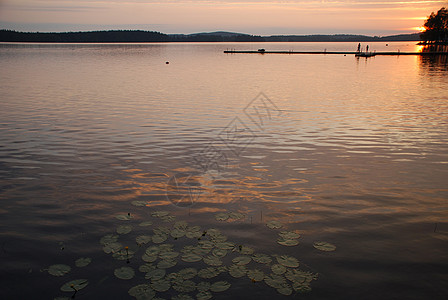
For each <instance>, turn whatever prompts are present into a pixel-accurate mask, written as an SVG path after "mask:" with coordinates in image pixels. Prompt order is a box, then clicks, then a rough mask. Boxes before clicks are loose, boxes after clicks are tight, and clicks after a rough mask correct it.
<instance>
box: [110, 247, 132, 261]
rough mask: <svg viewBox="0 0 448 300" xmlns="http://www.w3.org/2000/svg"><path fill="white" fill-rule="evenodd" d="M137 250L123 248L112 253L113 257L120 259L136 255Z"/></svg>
mask: <svg viewBox="0 0 448 300" xmlns="http://www.w3.org/2000/svg"><path fill="white" fill-rule="evenodd" d="M134 254H135V252H134V251H132V250H129V249H127V250H126V249H121V250H120V251H117V252H115V253H114V254H112V257H113V258H115V259H118V260H128V259H131V258H133V257H134Z"/></svg>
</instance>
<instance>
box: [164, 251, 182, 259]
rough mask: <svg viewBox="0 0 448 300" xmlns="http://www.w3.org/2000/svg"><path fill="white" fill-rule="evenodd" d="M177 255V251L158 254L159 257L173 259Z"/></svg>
mask: <svg viewBox="0 0 448 300" xmlns="http://www.w3.org/2000/svg"><path fill="white" fill-rule="evenodd" d="M178 256H179V252H162V253H160V254H159V257H160V259H173V258H176V257H178Z"/></svg>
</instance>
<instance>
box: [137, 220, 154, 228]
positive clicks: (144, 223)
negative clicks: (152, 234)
mask: <svg viewBox="0 0 448 300" xmlns="http://www.w3.org/2000/svg"><path fill="white" fill-rule="evenodd" d="M138 225H139V226H142V227H146V226H151V225H152V222H151V221H145V222H141V223H140V224H138Z"/></svg>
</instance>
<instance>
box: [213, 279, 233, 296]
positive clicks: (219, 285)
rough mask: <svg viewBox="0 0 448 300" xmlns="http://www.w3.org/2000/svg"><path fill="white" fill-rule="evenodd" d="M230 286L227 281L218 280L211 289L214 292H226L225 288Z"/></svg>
mask: <svg viewBox="0 0 448 300" xmlns="http://www.w3.org/2000/svg"><path fill="white" fill-rule="evenodd" d="M229 288H230V283H228V282H227V281H217V282H215V283H213V284H212V285H211V286H210V290H211V291H212V292H215V293H217V292H224V291H225V290H227V289H229Z"/></svg>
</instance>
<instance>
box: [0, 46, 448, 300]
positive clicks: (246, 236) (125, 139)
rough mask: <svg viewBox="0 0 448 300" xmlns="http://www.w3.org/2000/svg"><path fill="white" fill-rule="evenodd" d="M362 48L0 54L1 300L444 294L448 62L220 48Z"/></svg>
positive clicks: (17, 50)
mask: <svg viewBox="0 0 448 300" xmlns="http://www.w3.org/2000/svg"><path fill="white" fill-rule="evenodd" d="M356 45H357V44H356V43H332V44H324V43H273V44H250V43H241V44H149V45H148V44H137V45H135V44H119V45H82V44H77V45H55V44H53V45H43V44H40V45H32V44H1V45H0V203H1V205H0V245H1V249H0V265H1V268H0V283H1V284H0V285H1V289H0V298H1V299H54V298H57V297H67V298H70V297H72V295H73V294H74V290H73V291H70V284H69V285H68V290H69V291H68V292H64V291H61V290H60V288H61V286H62V285H63V284H65V283H66V282H69V281H71V280H76V279H85V280H83V281H82V284H81V286H84V285H85V284H86V283H87V282H88V285H87V286H86V287H85V288H83V289H79V286H75V288H76V287H78V289H79V291H78V292H77V293H76V295H75V298H76V299H127V298H129V299H131V296H129V294H128V290H129V289H131V288H132V287H134V286H137V285H140V284H148V285H150V284H152V287H155V288H156V289H158V290H164V291H163V292H157V295H156V297H159V298H162V299H171V298H174V299H189V298H188V296H190V297H192V298H193V299H196V298H198V299H209V298H210V297H213V299H227V298H229V299H230V298H231V299H277V298H278V299H283V298H284V299H287V298H292V299H447V297H448V185H447V182H448V93H447V90H448V65H447V61H446V59H443V58H440V57H439V58H433V57H418V56H400V57H398V56H397V57H393V56H391V57H380V56H379V57H375V58H368V59H356V58H355V57H353V56H351V55H349V56H343V55H334V56H332V55H225V54H223V50H226V49H240V50H246V49H247V50H250V49H258V48H265V49H266V50H323V49H327V50H328V51H330V50H348V51H353V50H354V49H356ZM370 49H372V50H377V51H381V50H383V51H384V50H388V51H395V50H398V49H400V50H401V51H414V50H417V47H416V46H415V45H414V44H412V43H389V45H388V46H386V45H385V44H383V43H378V44H371V45H370ZM166 62H169V64H167V63H166ZM219 213H223V214H221V215H219ZM230 213H233V214H230ZM229 214H230V216H229ZM218 219H220V220H221V221H220V220H218ZM222 219H225V220H222ZM148 221H150V222H148ZM272 221H278V222H279V224H275V223H273V222H272ZM143 222H145V223H143ZM184 222H187V224H185V223H184ZM267 224H268V225H270V226H271V227H276V226H272V225H278V226H280V225H281V226H282V227H281V228H269V227H268V226H266V225H267ZM123 225H124V226H123ZM142 225H146V226H142ZM194 226H200V228H198V227H194ZM278 226H277V227H278ZM215 229H218V230H219V231H220V233H218V231H217V230H215ZM128 231H130V232H128ZM285 231H286V232H288V233H284V232H285ZM126 232H128V233H126ZM282 232H283V233H282ZM296 233H298V234H300V238H297V235H296ZM110 234H114V235H116V236H114V237H110V236H109V237H110V238H108V239H105V238H103V239H102V240H101V238H102V237H104V236H106V235H110ZM185 234H186V236H185ZM279 234H283V235H287V236H288V238H286V239H281V238H280V235H279ZM226 239H227V241H229V242H231V243H223V241H224V240H226ZM100 240H101V242H100ZM285 240H286V241H287V242H285ZM278 241H280V242H281V243H278ZM297 242H298V244H297ZM316 242H327V243H330V244H331V245H334V246H335V247H336V249H335V250H334V248H331V245H329V247H330V249H328V250H334V251H322V250H319V249H317V248H316V247H314V246H315V245H316V244H315V243H316ZM285 243H286V244H288V243H290V244H293V245H292V246H286V245H284V244H285ZM167 244H168V246H167ZM295 244H297V245H295ZM154 245H156V246H157V247H152V246H154ZM160 245H162V246H160ZM169 245H171V246H169ZM191 246H195V248H193V247H191ZM125 247H128V248H127V250H126V248H125ZM150 247H152V248H151V249H153V250H154V249H156V250H154V251H155V252H151V251H152V250H147V249H148V248H150ZM252 251H253V253H252ZM106 252H108V253H106ZM145 253H146V256H145ZM191 253H195V254H196V255H197V256H193V258H191V257H190V258H188V255H187V254H191ZM148 254H149V255H148ZM260 254H265V255H267V256H263V255H260ZM284 255H286V256H284ZM241 256H243V257H245V258H244V259H245V260H246V261H245V262H247V260H248V261H249V262H248V263H247V264H246V265H244V264H243V262H242V261H238V260H234V259H235V258H237V257H241ZM79 258H89V259H91V262H90V264H88V265H87V266H82V265H83V264H82V263H81V261H77V260H78V259H79ZM294 258H295V259H297V261H298V263H299V266H297V261H296V260H295V259H294ZM244 259H243V260H244ZM185 260H187V261H185ZM189 260H195V261H194V262H191V261H190V262H188V261H189ZM85 261H86V262H88V260H85ZM148 262H149V263H148ZM245 262H244V263H245ZM146 263H148V264H147V265H145V264H146ZM55 264H63V265H66V266H69V267H70V270H68V269H67V267H66V266H62V267H61V270H60V272H59V274H58V272H56V273H55V267H54V266H53V265H55ZM173 264H174V265H173ZM238 264H240V265H242V267H241V268H240V267H237V266H238ZM142 265H145V267H141V266H142ZM50 266H53V267H50ZM244 266H245V267H244ZM282 266H283V267H282ZM122 267H129V268H131V269H132V270H133V271H134V274H133V277H132V270H130V269H129V268H125V269H121V268H122ZM207 267H215V268H220V274H219V275H217V276H215V277H211V276H212V275H210V276H204V273H203V272H204V271H202V273H201V272H200V270H202V269H205V268H207ZM185 268H194V269H195V270H196V271H199V274H198V275H197V274H196V272H195V270H191V269H189V270H187V271H185V270H184V269H185ZM238 268H239V269H238ZM139 269H140V270H141V271H144V272H141V271H139ZM256 269H257V270H259V271H254V270H256ZM161 270H165V272H164V271H161ZM182 270H184V271H182ZM297 270H301V271H304V272H308V273H297ZM56 271H57V270H56ZM66 271H68V272H67V273H65V272H66ZM120 271H123V272H124V273H125V274H124V275H120ZM126 272H128V273H129V272H130V274H131V275H129V276H128V273H126ZM148 272H149V273H148ZM294 272H295V273H294ZM50 273H53V274H56V275H61V276H53V275H52V274H50ZM64 273H65V274H64ZM146 273H148V274H146ZM273 273H274V275H275V273H278V275H277V277H275V276H273V275H272V274H273ZM186 274H187V275H186ZM188 274H189V275H188ZM292 274H295V275H294V276H295V277H294V276H292ZM297 274H299V275H297ZM304 274H305V275H304ZM316 274H318V275H317V280H312V281H311V282H309V281H310V280H311V278H314V279H315V278H316V276H315V275H316ZM117 275H118V276H119V277H122V278H126V276H128V277H132V278H131V279H120V278H117ZM145 276H146V277H147V278H145ZM313 276H314V277H313ZM269 278H270V279H269ZM273 278H274V279H275V280H273ZM291 278H292V280H291ZM157 280H159V281H157ZM221 281H225V282H227V283H225V284H221V285H220V284H215V285H214V286H213V285H212V284H213V283H216V282H221ZM273 281H275V282H273ZM157 284H161V285H162V287H160V286H157ZM229 284H230V287H228V285H229ZM225 288H227V289H226V290H225V291H219V290H222V289H225ZM304 290H308V292H303V291H304ZM147 295H149V296H148V297H149V298H151V297H152V296H154V295H155V292H152V290H151V291H147ZM287 295H289V296H287ZM182 297H183V298H182ZM62 299H64V298H62ZM142 299H144V298H142Z"/></svg>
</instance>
